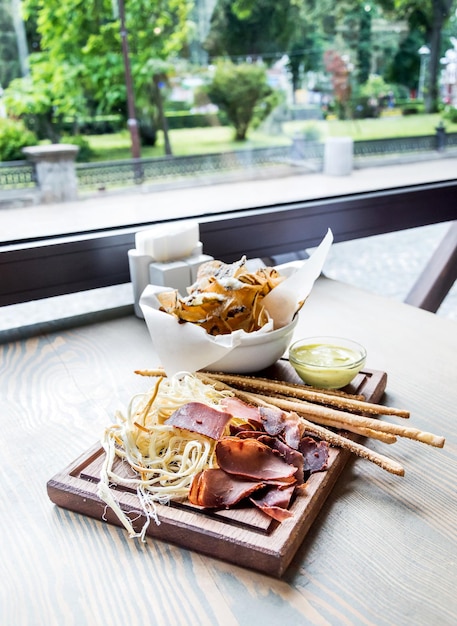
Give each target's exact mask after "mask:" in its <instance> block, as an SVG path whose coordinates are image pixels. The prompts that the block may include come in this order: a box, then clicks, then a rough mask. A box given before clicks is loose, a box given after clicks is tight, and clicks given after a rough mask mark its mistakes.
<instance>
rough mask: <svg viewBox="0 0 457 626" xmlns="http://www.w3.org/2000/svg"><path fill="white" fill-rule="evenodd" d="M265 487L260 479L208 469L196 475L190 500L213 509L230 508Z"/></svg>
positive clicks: (192, 502)
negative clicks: (246, 478) (240, 476)
mask: <svg viewBox="0 0 457 626" xmlns="http://www.w3.org/2000/svg"><path fill="white" fill-rule="evenodd" d="M263 487H264V484H263V483H262V482H260V481H258V480H251V481H249V480H243V479H241V478H238V477H236V476H232V475H230V474H227V473H226V472H224V470H221V469H217V468H215V469H207V470H203V471H202V472H199V473H198V474H197V475H196V476H195V477H194V479H193V481H192V485H191V488H190V492H189V502H190V503H191V504H196V505H198V506H203V507H205V508H211V509H218V508H229V507H231V506H234V505H235V504H237V503H238V502H240V500H243V498H247V497H248V496H250V495H251V494H252V493H253V492H254V491H256V490H258V489H262V488H263Z"/></svg>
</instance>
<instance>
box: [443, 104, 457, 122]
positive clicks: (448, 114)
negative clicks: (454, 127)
mask: <svg viewBox="0 0 457 626" xmlns="http://www.w3.org/2000/svg"><path fill="white" fill-rule="evenodd" d="M443 117H444V119H445V120H449V121H450V122H452V123H453V124H457V107H454V106H447V107H446V108H445V109H444V111H443Z"/></svg>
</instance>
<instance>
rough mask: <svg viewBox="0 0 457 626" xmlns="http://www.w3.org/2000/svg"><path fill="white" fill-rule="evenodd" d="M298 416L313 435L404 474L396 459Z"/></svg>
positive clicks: (252, 398)
mask: <svg viewBox="0 0 457 626" xmlns="http://www.w3.org/2000/svg"><path fill="white" fill-rule="evenodd" d="M198 376H199V378H200V379H201V380H202V381H203V382H206V383H208V384H211V383H213V384H214V383H215V388H216V389H220V390H224V389H225V390H227V391H229V390H232V388H231V387H229V386H228V385H226V384H225V383H223V382H221V381H214V379H211V378H209V377H207V376H205V375H204V374H201V373H198ZM236 395H237V396H238V397H239V398H241V399H244V400H246V401H247V402H250V403H251V404H256V405H257V406H264V407H271V406H272V405H271V404H270V403H269V402H267V401H266V400H265V399H264V398H262V397H260V396H256V395H254V394H250V393H247V392H244V391H237V394H236ZM299 418H300V421H301V423H302V424H303V426H304V427H305V429H306V430H307V431H308V432H310V433H313V434H314V435H317V436H318V437H320V439H323V440H324V441H327V443H330V444H331V445H334V446H337V447H338V448H343V449H345V450H350V451H351V452H352V453H353V454H355V455H357V456H359V457H361V458H364V459H366V460H368V461H371V462H372V463H375V464H376V465H378V466H379V467H381V468H382V469H384V470H386V471H387V472H390V473H391V474H397V475H398V476H404V473H405V470H404V468H403V467H402V466H401V465H400V463H397V462H396V461H393V460H392V459H389V458H388V457H386V456H384V455H383V454H378V453H377V452H374V451H373V450H369V449H368V448H365V446H362V445H360V444H359V443H356V442H355V441H352V440H351V439H348V438H347V437H343V436H342V435H338V434H337V433H334V432H332V431H331V430H328V429H327V428H324V427H323V426H319V425H318V424H314V423H313V422H310V421H308V420H306V419H305V418H304V417H302V416H299Z"/></svg>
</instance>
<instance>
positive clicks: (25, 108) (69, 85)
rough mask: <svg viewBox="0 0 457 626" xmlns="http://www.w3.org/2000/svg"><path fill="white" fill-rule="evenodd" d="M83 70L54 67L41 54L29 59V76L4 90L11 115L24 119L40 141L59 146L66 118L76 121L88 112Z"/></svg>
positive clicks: (72, 67)
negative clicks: (82, 83)
mask: <svg viewBox="0 0 457 626" xmlns="http://www.w3.org/2000/svg"><path fill="white" fill-rule="evenodd" d="M80 70H81V68H80V66H72V65H70V64H69V63H67V62H65V61H62V62H61V63H60V64H58V65H57V64H55V63H53V62H52V61H51V60H50V58H49V55H48V54H47V53H45V52H43V53H42V52H40V53H36V54H33V55H31V57H30V74H29V75H28V76H25V77H24V78H16V79H14V80H13V81H11V83H10V84H9V85H8V88H7V89H5V95H4V102H5V107H6V110H7V112H8V114H9V115H10V116H12V117H20V118H22V119H24V121H25V122H26V124H27V126H28V127H29V128H30V129H31V130H33V131H34V132H35V133H36V134H37V136H38V137H39V138H41V139H51V141H53V142H58V141H59V139H60V136H61V125H62V122H63V119H64V117H66V116H69V117H77V116H78V115H80V114H83V113H84V112H85V110H86V102H85V98H84V93H83V91H82V89H81V84H80V75H81V71H80Z"/></svg>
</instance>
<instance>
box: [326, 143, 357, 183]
mask: <svg viewBox="0 0 457 626" xmlns="http://www.w3.org/2000/svg"><path fill="white" fill-rule="evenodd" d="M353 161H354V142H353V140H352V139H351V138H350V137H329V138H328V139H327V140H326V142H325V150H324V174H327V176H347V175H348V174H350V173H351V172H352V168H353Z"/></svg>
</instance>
